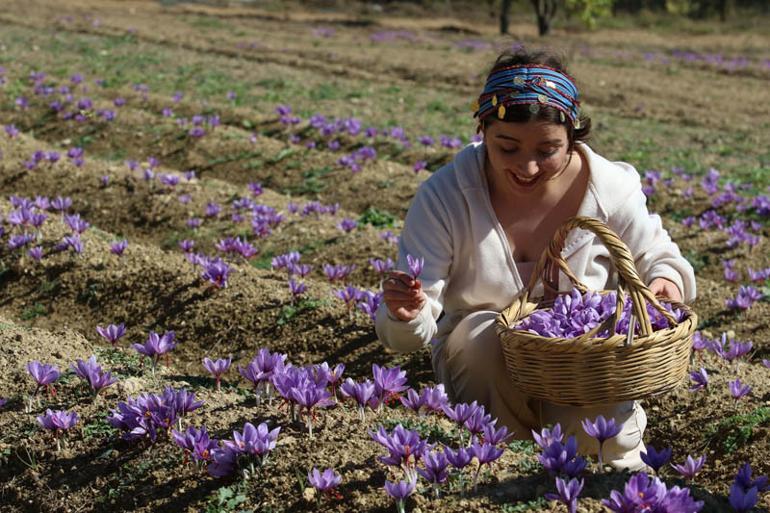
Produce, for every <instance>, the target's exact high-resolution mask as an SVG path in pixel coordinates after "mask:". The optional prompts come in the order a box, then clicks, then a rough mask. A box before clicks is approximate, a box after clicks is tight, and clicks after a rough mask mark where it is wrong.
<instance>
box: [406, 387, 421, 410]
mask: <svg viewBox="0 0 770 513" xmlns="http://www.w3.org/2000/svg"><path fill="white" fill-rule="evenodd" d="M401 404H403V405H404V406H406V407H407V408H409V409H410V410H412V411H413V412H415V413H419V411H420V408H422V397H421V396H420V394H418V393H417V392H415V391H414V389H412V388H409V389H407V391H406V395H404V396H401Z"/></svg>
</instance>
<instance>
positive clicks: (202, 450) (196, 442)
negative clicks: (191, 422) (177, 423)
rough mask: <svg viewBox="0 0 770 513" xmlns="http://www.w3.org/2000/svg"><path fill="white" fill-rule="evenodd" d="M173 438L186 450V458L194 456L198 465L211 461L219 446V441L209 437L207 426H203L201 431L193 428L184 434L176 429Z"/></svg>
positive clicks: (172, 432)
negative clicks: (214, 451)
mask: <svg viewBox="0 0 770 513" xmlns="http://www.w3.org/2000/svg"><path fill="white" fill-rule="evenodd" d="M171 438H172V439H173V440H174V443H176V444H177V445H178V446H179V447H181V448H182V449H184V450H185V457H186V456H187V455H190V456H192V458H193V460H195V462H196V463H197V464H200V463H202V462H208V461H211V453H212V451H213V450H214V449H216V448H217V447H218V445H219V444H218V442H217V440H212V439H211V438H210V437H209V433H208V431H207V430H206V426H201V428H200V429H196V428H194V427H192V426H191V427H188V428H187V430H186V431H185V432H183V433H181V432H179V431H177V430H176V429H174V430H172V431H171Z"/></svg>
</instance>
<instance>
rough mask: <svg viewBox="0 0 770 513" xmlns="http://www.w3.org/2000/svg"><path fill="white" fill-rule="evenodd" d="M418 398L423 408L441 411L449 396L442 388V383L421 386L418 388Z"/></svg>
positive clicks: (447, 402)
mask: <svg viewBox="0 0 770 513" xmlns="http://www.w3.org/2000/svg"><path fill="white" fill-rule="evenodd" d="M420 398H421V400H422V404H423V406H425V409H426V410H428V411H432V412H442V411H443V409H444V406H446V405H447V404H449V397H448V396H447V394H446V391H445V390H444V384H443V383H439V384H438V385H436V386H433V387H425V388H423V389H422V390H420Z"/></svg>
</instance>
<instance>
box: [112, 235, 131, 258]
mask: <svg viewBox="0 0 770 513" xmlns="http://www.w3.org/2000/svg"><path fill="white" fill-rule="evenodd" d="M127 247H128V241H127V240H126V239H123V240H119V241H117V242H113V243H112V244H111V245H110V253H112V254H113V255H118V256H123V252H124V251H125V250H126V248H127Z"/></svg>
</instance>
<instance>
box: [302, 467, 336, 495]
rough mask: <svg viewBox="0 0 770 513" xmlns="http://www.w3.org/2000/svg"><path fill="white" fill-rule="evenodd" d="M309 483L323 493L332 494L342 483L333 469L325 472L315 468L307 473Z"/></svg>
mask: <svg viewBox="0 0 770 513" xmlns="http://www.w3.org/2000/svg"><path fill="white" fill-rule="evenodd" d="M307 480H308V482H309V483H310V484H311V485H312V486H313V488H315V489H316V490H318V491H319V492H321V493H327V494H328V493H330V492H331V491H332V490H334V489H335V488H337V487H338V486H339V485H340V483H342V476H340V475H339V474H338V473H337V472H335V470H334V469H333V468H327V469H324V471H323V472H321V471H320V470H318V469H317V468H315V467H313V469H312V470H309V471H308V473H307Z"/></svg>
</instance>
